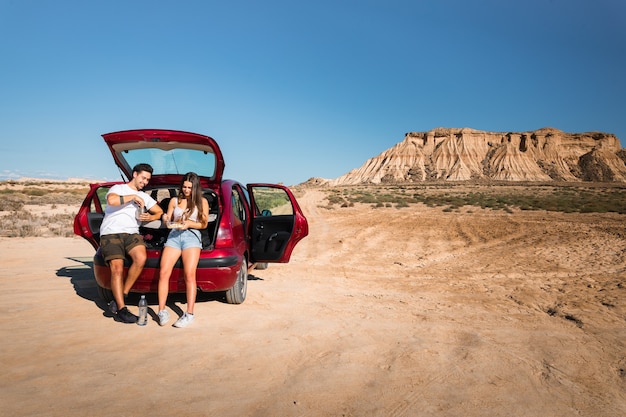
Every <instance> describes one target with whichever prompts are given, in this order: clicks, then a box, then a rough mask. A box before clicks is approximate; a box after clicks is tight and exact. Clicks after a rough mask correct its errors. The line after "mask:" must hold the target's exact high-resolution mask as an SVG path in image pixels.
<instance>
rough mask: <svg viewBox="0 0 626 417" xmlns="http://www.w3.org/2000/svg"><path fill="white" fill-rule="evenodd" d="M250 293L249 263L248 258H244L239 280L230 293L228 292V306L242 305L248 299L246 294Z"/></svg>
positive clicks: (238, 274)
mask: <svg viewBox="0 0 626 417" xmlns="http://www.w3.org/2000/svg"><path fill="white" fill-rule="evenodd" d="M247 292H248V263H247V262H246V258H243V260H242V261H241V265H240V266H239V272H238V273H237V280H236V281H235V285H233V287H232V288H231V289H229V290H228V291H226V302H227V303H228V304H241V303H243V302H244V300H245V299H246V293H247Z"/></svg>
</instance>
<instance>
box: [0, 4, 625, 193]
mask: <svg viewBox="0 0 626 417" xmlns="http://www.w3.org/2000/svg"><path fill="white" fill-rule="evenodd" d="M0 56H1V57H2V60H1V62H2V63H1V65H0V179H9V178H17V177H22V176H27V177H38V178H54V179H66V178H69V177H80V178H90V179H98V180H117V179H119V174H118V171H117V169H116V168H115V166H114V164H113V160H112V158H111V156H110V154H109V153H108V150H107V149H106V147H105V145H104V142H103V141H102V138H101V137H100V135H101V134H103V133H107V132H113V131H117V130H125V129H136V128H167V129H178V130H187V131H192V132H197V133H202V134H206V135H209V136H212V137H213V138H215V139H216V140H217V141H218V143H219V144H220V146H221V149H222V152H223V153H224V156H225V159H226V172H225V176H226V177H228V178H234V179H238V180H240V181H242V182H273V183H284V184H287V185H294V184H298V183H300V182H303V181H306V180H307V179H309V178H311V177H323V178H336V177H338V176H340V175H342V174H344V173H346V172H348V171H350V170H351V169H353V168H356V167H359V166H361V165H362V164H363V163H364V162H365V161H366V160H367V159H368V158H370V157H373V156H375V155H378V154H379V153H381V152H382V151H384V150H386V149H388V148H390V147H392V146H393V145H395V144H396V143H398V142H400V141H401V140H402V139H403V138H404V134H405V133H406V132H410V131H426V130H430V129H433V128H436V127H471V128H475V129H481V130H488V131H496V132H509V131H528V130H535V129H539V128H542V127H547V126H550V127H554V128H557V129H561V130H564V131H566V132H586V131H604V132H609V133H614V134H615V135H617V136H618V137H619V138H620V139H621V143H622V146H624V144H625V143H626V78H625V75H624V74H626V65H625V64H626V2H625V1H623V0H594V1H591V0H584V1H583V0H525V1H506V0H440V1H436V0H429V1H420V0H412V1H410V0H407V1H404V0H402V1H401V0H380V1H368V0H361V1H356V0H332V1H327V0H316V1H308V2H303V1H297V0H290V1H287V0H286V1H282V0H265V1H240V0H231V1H228V2H226V1H212V0H198V1H196V0H180V1H159V0H150V1H145V0H132V1H131V0H109V1H99V2H92V1H84V0H81V1H64V0H54V1H43V0H40V1H35V0H0Z"/></svg>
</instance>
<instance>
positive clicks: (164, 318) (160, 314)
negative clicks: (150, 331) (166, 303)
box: [157, 310, 170, 326]
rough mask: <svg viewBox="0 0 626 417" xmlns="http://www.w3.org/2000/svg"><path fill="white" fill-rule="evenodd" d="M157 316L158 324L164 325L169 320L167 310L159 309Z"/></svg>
mask: <svg viewBox="0 0 626 417" xmlns="http://www.w3.org/2000/svg"><path fill="white" fill-rule="evenodd" d="M157 316H158V317H159V326H164V325H165V324H166V323H167V322H168V321H170V313H168V312H167V310H161V311H159V312H158V313H157Z"/></svg>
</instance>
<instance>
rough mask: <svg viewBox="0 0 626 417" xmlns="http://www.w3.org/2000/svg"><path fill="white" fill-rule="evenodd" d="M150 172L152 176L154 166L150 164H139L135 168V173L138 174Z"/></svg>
mask: <svg viewBox="0 0 626 417" xmlns="http://www.w3.org/2000/svg"><path fill="white" fill-rule="evenodd" d="M144 171H145V172H149V173H150V175H152V171H153V169H152V166H150V164H137V165H135V167H134V168H133V172H136V173H137V174H139V173H140V172H144Z"/></svg>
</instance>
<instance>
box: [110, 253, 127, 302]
mask: <svg viewBox="0 0 626 417" xmlns="http://www.w3.org/2000/svg"><path fill="white" fill-rule="evenodd" d="M109 267H110V268H111V291H112V292H113V298H114V299H115V302H116V303H117V308H118V309H121V308H122V307H124V305H125V303H124V292H123V284H122V282H123V278H124V260H123V259H112V260H111V261H109Z"/></svg>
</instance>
